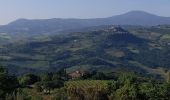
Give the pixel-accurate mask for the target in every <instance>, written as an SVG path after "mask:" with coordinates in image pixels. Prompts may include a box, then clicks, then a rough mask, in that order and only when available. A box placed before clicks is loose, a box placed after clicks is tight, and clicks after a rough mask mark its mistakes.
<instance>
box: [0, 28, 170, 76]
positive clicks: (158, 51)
mask: <svg viewBox="0 0 170 100" xmlns="http://www.w3.org/2000/svg"><path fill="white" fill-rule="evenodd" d="M127 30H128V31H127ZM169 31H170V30H169V27H168V26H155V27H148V28H145V27H132V26H126V27H124V29H123V28H121V27H119V26H107V27H104V28H96V29H95V30H91V31H86V32H73V33H70V34H67V35H55V36H52V37H50V38H48V39H46V40H43V41H42V40H39V39H38V40H37V41H34V42H18V43H17V44H16V43H13V44H9V45H5V46H3V47H1V53H0V54H1V55H0V59H1V60H0V63H1V64H2V65H5V66H6V67H7V68H9V70H10V72H12V73H16V74H22V73H26V72H37V71H38V72H42V71H47V70H48V71H55V70H57V69H59V68H67V70H68V71H74V70H77V69H83V70H98V71H103V72H109V71H115V70H119V69H121V70H122V69H125V70H131V71H135V72H140V73H145V75H147V74H151V75H157V76H158V77H160V76H161V77H163V78H167V73H168V70H169V65H170V61H169V58H170V55H169V50H170V48H169V46H168V45H169V38H168V37H167V36H169Z"/></svg>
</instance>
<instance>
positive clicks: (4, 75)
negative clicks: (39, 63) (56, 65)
mask: <svg viewBox="0 0 170 100" xmlns="http://www.w3.org/2000/svg"><path fill="white" fill-rule="evenodd" d="M0 80H1V81H0V100H46V99H45V97H46V98H47V97H48V98H49V100H169V99H170V84H169V83H168V82H164V81H159V80H155V79H152V78H148V77H144V76H142V75H140V74H137V73H133V72H120V73H119V74H117V73H116V74H115V73H108V74H105V73H102V72H96V71H91V72H88V73H86V74H84V75H82V76H80V77H78V78H74V79H73V78H71V77H69V75H68V74H67V73H66V70H65V69H61V70H58V71H56V72H55V73H42V74H39V75H35V74H25V75H22V76H18V77H16V76H11V75H9V74H8V72H7V70H5V69H4V68H2V67H0Z"/></svg>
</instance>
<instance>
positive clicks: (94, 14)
mask: <svg viewBox="0 0 170 100" xmlns="http://www.w3.org/2000/svg"><path fill="white" fill-rule="evenodd" d="M132 10H142V11H146V12H150V13H153V14H157V15H161V16H169V17H170V0H0V13H1V15H0V24H1V25H2V24H7V23H9V22H11V21H13V20H16V19H19V18H28V19H48V18H101V17H110V16H113V15H118V14H122V13H125V12H128V11H132Z"/></svg>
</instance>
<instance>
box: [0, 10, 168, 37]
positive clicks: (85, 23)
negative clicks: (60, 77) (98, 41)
mask: <svg viewBox="0 0 170 100" xmlns="http://www.w3.org/2000/svg"><path fill="white" fill-rule="evenodd" d="M159 24H170V17H161V16H157V15H153V14H150V13H146V12H143V11H132V12H128V13H125V14H122V15H117V16H112V17H108V18H96V19H59V18H53V19H33V20H28V19H19V20H16V21H14V22H11V23H9V24H8V25H4V26H0V32H1V33H2V32H5V33H10V34H27V33H29V35H33V34H52V33H57V32H59V31H64V30H70V29H78V28H84V27H90V26H98V25H144V26H145V25H159ZM27 35H28V34H27Z"/></svg>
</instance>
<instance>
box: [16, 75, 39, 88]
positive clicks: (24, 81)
mask: <svg viewBox="0 0 170 100" xmlns="http://www.w3.org/2000/svg"><path fill="white" fill-rule="evenodd" d="M38 81H40V78H39V77H38V76H36V75H34V74H25V75H23V76H21V77H19V83H20V84H21V85H22V86H26V85H32V84H34V83H35V82H38Z"/></svg>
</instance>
